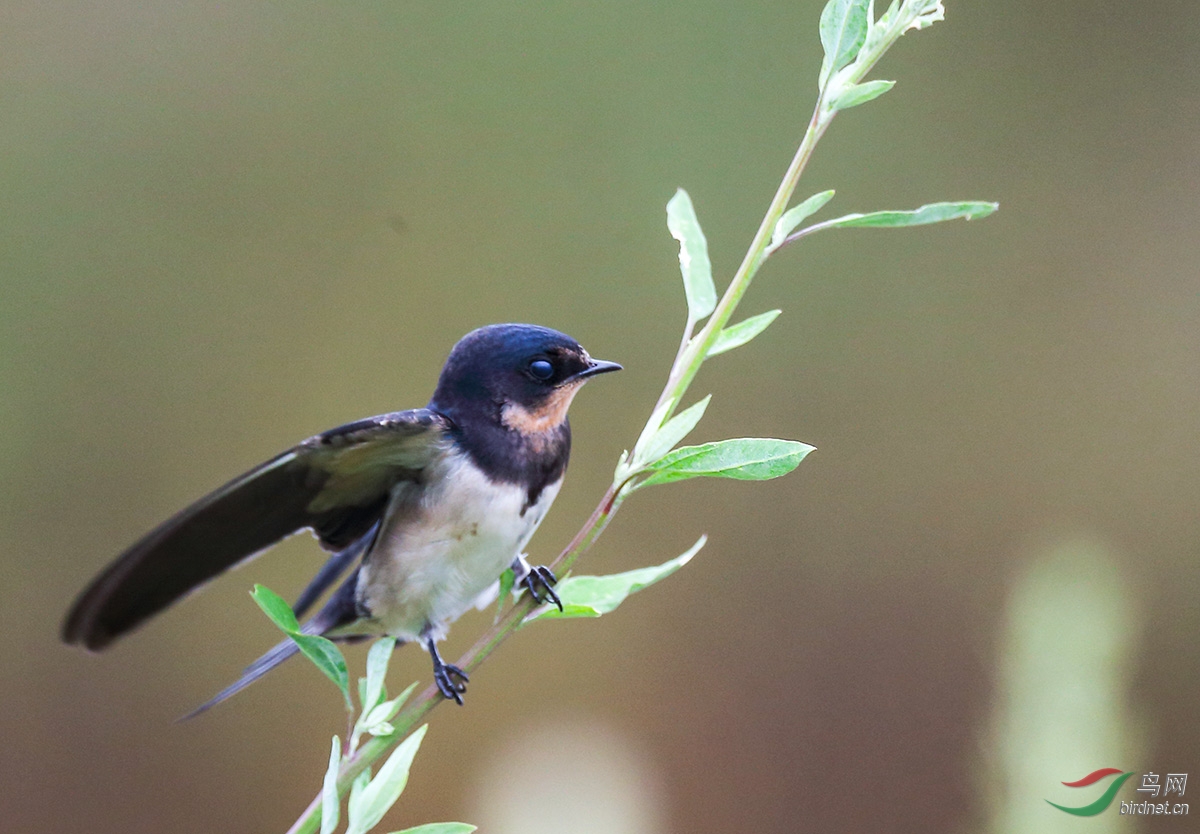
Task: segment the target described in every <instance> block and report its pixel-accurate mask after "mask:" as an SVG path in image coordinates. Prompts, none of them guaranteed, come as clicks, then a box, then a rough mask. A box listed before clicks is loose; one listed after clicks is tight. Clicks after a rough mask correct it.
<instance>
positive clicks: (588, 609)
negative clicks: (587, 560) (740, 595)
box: [525, 536, 708, 623]
mask: <svg viewBox="0 0 1200 834" xmlns="http://www.w3.org/2000/svg"><path fill="white" fill-rule="evenodd" d="M707 540H708V537H707V536H701V537H700V539H699V541H697V542H696V543H695V544H694V545H692V546H691V547H690V548H689V549H688V551H687V552H686V553H683V554H681V555H679V556H676V557H675V558H674V559H671V560H670V561H668V562H664V563H662V564H661V565H655V566H653V567H648V568H639V569H637V570H631V571H626V572H625V573H615V574H611V575H609V576H568V577H567V578H566V579H564V580H563V581H562V582H559V583H558V585H556V586H555V588H554V590H555V591H556V592H557V593H558V596H559V598H560V599H562V601H563V610H562V611H561V612H560V611H559V610H558V609H557V608H555V607H554V606H552V605H551V606H544V607H543V608H540V609H538V610H537V611H535V612H534V613H533V614H532V615H530V617H529V618H528V619H527V620H526V621H525V622H526V623H531V622H533V621H534V620H566V619H572V618H577V617H599V616H600V615H602V614H608V613H609V612H611V611H613V610H615V609H616V608H617V606H619V605H620V604H621V603H622V602H624V601H625V599H626V597H628V596H629V595H630V594H633V593H636V592H638V591H640V590H642V589H643V588H646V587H649V586H650V585H653V584H654V583H655V582H658V581H659V580H660V579H664V578H666V577H668V576H670V575H671V574H673V573H674V572H675V571H677V570H679V569H680V568H681V567H683V566H684V565H686V564H687V563H688V562H689V561H690V560H691V558H692V557H693V556H695V555H696V554H697V553H699V552H700V548H702V547H704V543H705V542H706V541H707Z"/></svg>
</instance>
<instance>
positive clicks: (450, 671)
mask: <svg viewBox="0 0 1200 834" xmlns="http://www.w3.org/2000/svg"><path fill="white" fill-rule="evenodd" d="M425 648H427V649H428V650H429V656H430V657H431V658H433V682H434V683H436V684H437V688H438V691H439V692H441V693H442V697H443V698H445V699H446V700H448V701H454V703H456V704H458V705H459V706H460V707H461V706H462V702H463V699H462V696H463V693H464V692H466V691H467V683H468V681H470V680H471V679H470V678H469V677H468V676H467V673H466V672H464V671H463V670H462V669H459V668H458V667H457V666H455V665H453V664H451V663H447V662H446V661H444V660H442V656H441V655H440V654H438V650H437V641H435V640H434V639H433V635H430V634H427V635H426V637H425Z"/></svg>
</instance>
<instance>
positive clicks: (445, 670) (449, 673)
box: [433, 663, 471, 707]
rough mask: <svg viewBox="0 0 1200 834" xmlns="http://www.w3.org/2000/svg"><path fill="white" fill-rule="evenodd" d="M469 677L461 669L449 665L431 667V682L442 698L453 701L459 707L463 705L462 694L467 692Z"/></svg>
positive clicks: (438, 664)
mask: <svg viewBox="0 0 1200 834" xmlns="http://www.w3.org/2000/svg"><path fill="white" fill-rule="evenodd" d="M470 680H471V679H470V677H468V676H467V673H466V672H464V671H463V670H462V669H459V668H458V667H457V666H455V665H453V664H450V663H435V664H434V665H433V681H434V683H436V684H437V688H438V691H439V692H441V693H442V697H444V698H446V699H447V700H449V701H454V703H456V704H458V705H459V706H460V707H461V706H462V703H463V699H462V696H463V693H464V692H466V691H467V683H468V682H469V681H470Z"/></svg>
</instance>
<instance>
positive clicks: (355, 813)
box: [346, 724, 429, 834]
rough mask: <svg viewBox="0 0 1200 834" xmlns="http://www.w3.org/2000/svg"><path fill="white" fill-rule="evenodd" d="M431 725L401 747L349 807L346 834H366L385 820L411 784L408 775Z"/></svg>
mask: <svg viewBox="0 0 1200 834" xmlns="http://www.w3.org/2000/svg"><path fill="white" fill-rule="evenodd" d="M427 729H429V725H428V724H425V725H422V726H421V728H420V729H419V730H417V731H416V732H415V733H413V734H412V735H411V736H409V737H408V738H406V739H404V741H402V742H400V744H399V746H397V747H396V749H395V750H394V751H393V752H392V755H391V756H389V757H388V760H387V761H386V762H384V764H383V767H381V768H379V773H378V774H377V775H376V776H375V778H374V779H372V780H371V782H370V784H368V785H367V786H366V787H365V788H363V789H362V792H361V793H360V794H359V797H358V802H357V803H352V804H351V806H350V809H349V810H350V825H349V827H348V828H347V829H346V834H366V832H367V831H370V830H371V829H372V828H374V827H375V826H376V825H378V824H379V821H380V820H381V819H383V815H384V814H386V813H387V812H388V809H390V808H391V807H392V805H394V804H395V802H396V800H397V799H399V798H400V794H402V793H403V792H404V787H405V785H407V784H408V771H409V768H411V767H412V762H413V757H415V756H416V755H417V750H418V749H419V748H420V747H421V739H423V738H424V737H425V731H426V730H427Z"/></svg>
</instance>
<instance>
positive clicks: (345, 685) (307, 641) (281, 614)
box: [250, 585, 353, 708]
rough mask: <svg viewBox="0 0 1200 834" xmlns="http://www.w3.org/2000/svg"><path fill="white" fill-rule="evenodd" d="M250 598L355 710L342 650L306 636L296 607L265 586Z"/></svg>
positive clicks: (327, 642)
mask: <svg viewBox="0 0 1200 834" xmlns="http://www.w3.org/2000/svg"><path fill="white" fill-rule="evenodd" d="M250 596H251V597H253V598H254V601H255V602H256V603H258V607H259V608H261V609H262V610H263V613H265V614H266V615H267V616H268V617H270V618H271V622H273V623H275V625H276V626H278V627H279V629H280V631H282V632H283V633H284V634H286V635H287V636H288V637H291V638H292V641H293V642H295V644H296V645H297V646H298V647H299V649H300V651H301V653H302V654H303V655H304V656H305V657H307V658H308V659H309V660H311V661H312V662H313V665H315V666H316V667H317V668H318V669H320V670H321V672H322V673H323V674H324V675H325V676H326V677H327V678H329V679H330V680H331V681H333V682H334V683H335V684H337V687H338V689H340V690H342V697H343V698H345V699H346V706H347V707H351V708H353V702H352V701H351V700H350V675H349V673H348V672H347V671H346V658H344V657H342V652H341V650H340V649H339V648H338V647H337V646H335V645H334V644H333V643H332V642H331V641H329V640H326V639H325V638H324V637H321V636H319V635H316V634H305V633H303V632H302V631H301V630H300V623H299V622H297V621H296V614H295V612H293V611H292V607H291V606H290V605H288V604H287V602H285V601H284V599H283V597H281V596H279V594H277V593H275V592H274V591H272V590H271V589H270V588H268V587H266V586H265V585H255V586H254V590H253V591H252V592H251V594H250Z"/></svg>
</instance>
